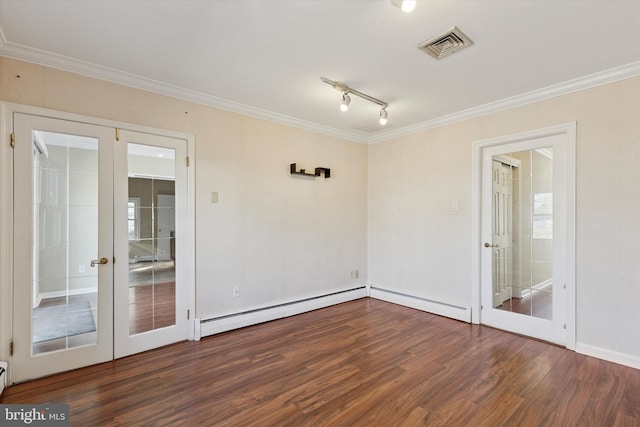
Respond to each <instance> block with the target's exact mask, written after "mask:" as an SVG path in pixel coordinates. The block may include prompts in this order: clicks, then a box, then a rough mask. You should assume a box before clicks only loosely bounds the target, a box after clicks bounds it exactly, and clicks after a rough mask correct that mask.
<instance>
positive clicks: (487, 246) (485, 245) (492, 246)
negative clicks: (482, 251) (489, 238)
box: [484, 242, 500, 248]
mask: <svg viewBox="0 0 640 427" xmlns="http://www.w3.org/2000/svg"><path fill="white" fill-rule="evenodd" d="M484 247H485V248H499V247H500V246H498V245H492V244H491V243H489V242H486V243H485V244H484Z"/></svg>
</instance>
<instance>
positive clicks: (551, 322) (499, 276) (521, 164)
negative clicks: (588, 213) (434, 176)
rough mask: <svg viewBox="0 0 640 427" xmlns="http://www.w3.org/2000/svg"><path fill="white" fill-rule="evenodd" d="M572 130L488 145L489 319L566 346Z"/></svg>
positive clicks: (485, 248) (485, 318)
mask: <svg viewBox="0 0 640 427" xmlns="http://www.w3.org/2000/svg"><path fill="white" fill-rule="evenodd" d="M567 156H568V144H567V141H566V138H565V136H564V135H554V136H546V137H540V138H532V139H528V140H520V141H517V142H506V143H503V144H499V145H493V146H488V147H485V148H483V149H482V201H481V205H482V206H481V209H482V219H481V228H482V231H481V234H482V248H481V250H482V252H481V313H480V320H481V323H483V324H487V325H490V326H493V327H497V328H500V329H505V330H508V331H512V332H516V333H520V334H523V335H528V336H532V337H535V338H539V339H543V340H546V341H550V342H554V343H557V344H562V345H566V319H567V317H566V316H567V294H566V283H567V269H568V266H567V253H568V252H567V239H568V238H567V236H568V234H567V230H568V226H569V224H568V222H567V221H568V214H567V212H568V210H567V209H568V204H567V203H568V202H567V196H566V195H567V193H568V189H567V187H566V186H567V182H568V181H567V176H566V174H567V171H566V162H567Z"/></svg>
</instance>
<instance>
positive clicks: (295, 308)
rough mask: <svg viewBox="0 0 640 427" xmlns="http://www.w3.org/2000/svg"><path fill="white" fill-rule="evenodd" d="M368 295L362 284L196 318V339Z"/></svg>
mask: <svg viewBox="0 0 640 427" xmlns="http://www.w3.org/2000/svg"><path fill="white" fill-rule="evenodd" d="M366 296H367V287H366V286H360V287H357V288H352V289H348V290H344V291H339V292H334V293H330V294H325V295H320V296H316V297H311V298H305V299H301V300H297V301H291V302H287V303H283V304H277V305H272V306H269V307H262V308H258V309H255V310H249V311H244V312H241V313H234V314H229V315H226V316H219V317H211V318H205V319H199V321H198V319H196V331H195V332H196V333H195V336H196V340H199V339H200V338H202V337H206V336H209V335H215V334H219V333H221V332H226V331H230V330H233V329H239V328H244V327H245V326H251V325H257V324H258V323H264V322H269V321H271V320H276V319H282V318H284V317H289V316H295V315H296V314H300V313H306V312H308V311H313V310H317V309H320V308H325V307H329V306H332V305H335V304H340V303H342V302H347V301H352V300H356V299H359V298H365V297H366Z"/></svg>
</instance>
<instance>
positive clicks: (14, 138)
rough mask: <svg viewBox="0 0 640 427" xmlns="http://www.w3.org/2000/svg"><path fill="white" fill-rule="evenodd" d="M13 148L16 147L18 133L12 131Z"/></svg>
mask: <svg viewBox="0 0 640 427" xmlns="http://www.w3.org/2000/svg"><path fill="white" fill-rule="evenodd" d="M10 144H11V148H16V134H15V133H12V134H11V143H10Z"/></svg>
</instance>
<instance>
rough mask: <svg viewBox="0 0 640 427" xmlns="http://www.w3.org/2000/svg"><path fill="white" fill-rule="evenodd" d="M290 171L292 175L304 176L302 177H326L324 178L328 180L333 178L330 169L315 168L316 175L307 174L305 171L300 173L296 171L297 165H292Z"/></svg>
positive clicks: (301, 170) (302, 170)
mask: <svg viewBox="0 0 640 427" xmlns="http://www.w3.org/2000/svg"><path fill="white" fill-rule="evenodd" d="M289 171H290V172H291V175H302V176H313V177H316V176H320V175H324V178H325V179H327V178H329V177H331V169H329V168H320V167H318V168H315V171H314V173H309V172H306V170H305V169H300V170H299V171H298V170H296V164H295V163H291V165H289Z"/></svg>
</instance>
